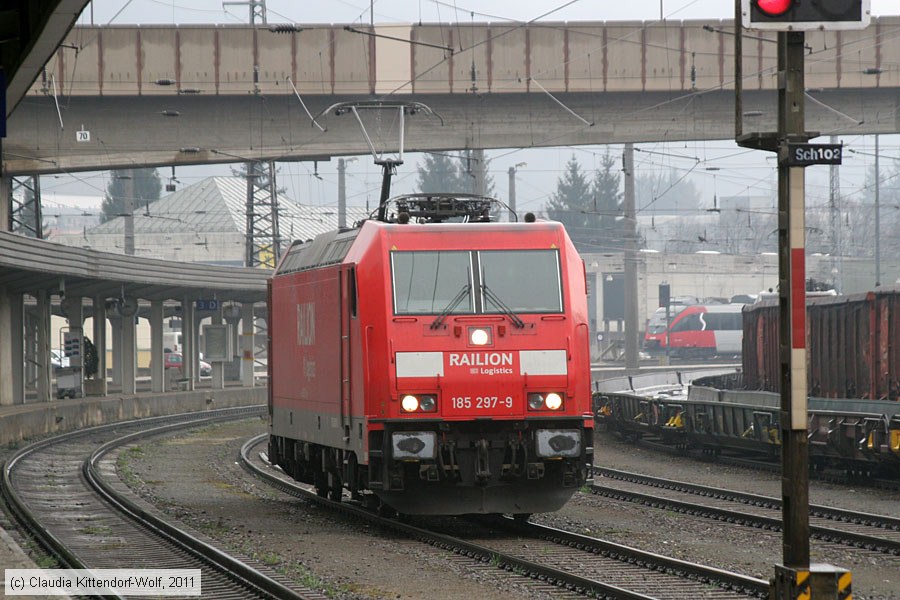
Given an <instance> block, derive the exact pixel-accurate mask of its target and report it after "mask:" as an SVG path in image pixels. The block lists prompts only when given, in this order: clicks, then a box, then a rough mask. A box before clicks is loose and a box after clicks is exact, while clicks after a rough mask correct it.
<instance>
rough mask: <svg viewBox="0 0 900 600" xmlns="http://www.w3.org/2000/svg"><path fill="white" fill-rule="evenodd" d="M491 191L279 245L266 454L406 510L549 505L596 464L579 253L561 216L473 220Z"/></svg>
mask: <svg viewBox="0 0 900 600" xmlns="http://www.w3.org/2000/svg"><path fill="white" fill-rule="evenodd" d="M491 202H492V201H491V200H490V199H486V198H482V197H478V196H463V195H452V196H450V195H427V196H425V195H421V196H420V195H416V196H401V197H399V198H394V199H393V200H391V201H390V202H389V206H390V208H386V207H384V206H383V207H382V208H381V210H380V211H379V216H380V217H381V220H368V221H365V222H363V223H362V225H361V227H359V228H356V229H352V230H344V231H339V232H333V233H328V234H324V235H321V236H319V237H317V238H316V239H315V240H313V241H309V242H303V243H300V242H295V243H294V244H293V245H292V246H291V247H290V249H289V250H288V251H287V252H286V254H285V255H284V257H283V258H282V260H281V262H280V264H279V266H278V268H277V270H276V272H275V274H274V276H273V277H272V279H271V280H270V283H269V314H270V318H271V321H270V323H269V326H270V329H269V331H270V346H269V358H268V364H269V382H270V383H269V414H270V438H269V458H270V460H271V461H272V462H273V463H274V464H278V465H280V466H281V467H282V468H283V469H284V471H285V472H287V473H288V474H290V475H291V476H292V477H293V478H295V479H297V480H300V481H305V482H308V483H312V484H315V486H316V488H317V490H318V492H319V494H320V495H326V494H327V495H329V496H331V497H332V498H335V499H338V498H340V496H341V490H342V488H344V487H346V488H347V489H349V490H350V492H351V493H352V494H353V495H354V496H355V497H361V496H364V495H365V496H368V497H369V498H370V499H372V500H377V501H378V502H379V503H380V504H381V505H386V506H388V507H391V508H393V509H395V510H396V511H398V512H400V513H404V514H467V513H512V514H517V515H524V514H529V513H533V512H547V511H553V510H556V509H558V508H560V507H561V506H562V505H563V504H564V503H565V502H566V501H567V500H568V499H569V498H570V497H571V495H572V494H573V493H574V491H575V490H577V489H578V488H579V487H581V486H582V485H583V484H585V482H586V481H588V480H589V478H590V471H589V468H588V467H589V465H590V464H591V462H592V458H593V448H592V445H593V444H592V440H593V435H592V433H593V418H592V415H591V412H590V366H589V355H588V311H587V301H586V289H585V275H584V265H583V262H582V260H581V258H580V257H579V255H578V254H577V252H576V251H575V248H574V246H573V245H572V243H571V241H570V240H569V237H568V236H567V235H566V232H565V229H564V228H563V226H562V225H561V224H559V223H555V222H528V223H496V222H480V221H489V220H490V219H489V217H488V215H489V213H490V211H491V210H492V208H491ZM454 220H461V221H463V222H453V221H454ZM530 220H531V221H533V219H530Z"/></svg>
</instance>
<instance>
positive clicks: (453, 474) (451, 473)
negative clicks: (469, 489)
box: [438, 440, 460, 481]
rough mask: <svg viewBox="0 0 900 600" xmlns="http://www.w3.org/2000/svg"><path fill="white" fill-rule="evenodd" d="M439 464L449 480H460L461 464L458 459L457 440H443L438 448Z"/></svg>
mask: <svg viewBox="0 0 900 600" xmlns="http://www.w3.org/2000/svg"><path fill="white" fill-rule="evenodd" d="M438 465H439V466H440V468H441V470H443V472H444V477H445V478H446V479H448V480H449V481H459V479H460V475H459V464H458V463H457V460H456V442H454V441H453V440H450V441H449V442H441V447H440V449H439V450H438Z"/></svg>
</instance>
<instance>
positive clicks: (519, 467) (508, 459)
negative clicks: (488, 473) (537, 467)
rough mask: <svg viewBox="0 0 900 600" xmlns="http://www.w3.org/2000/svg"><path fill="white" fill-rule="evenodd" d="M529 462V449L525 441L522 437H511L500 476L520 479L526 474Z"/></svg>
mask: <svg viewBox="0 0 900 600" xmlns="http://www.w3.org/2000/svg"><path fill="white" fill-rule="evenodd" d="M520 435H521V434H520ZM527 462H528V449H527V447H526V446H525V443H524V442H523V441H522V440H521V439H516V438H515V437H510V439H509V441H508V442H507V445H506V456H505V457H504V461H503V466H502V467H501V470H500V478H501V479H519V478H520V477H522V476H523V475H524V474H525V465H526V463H527Z"/></svg>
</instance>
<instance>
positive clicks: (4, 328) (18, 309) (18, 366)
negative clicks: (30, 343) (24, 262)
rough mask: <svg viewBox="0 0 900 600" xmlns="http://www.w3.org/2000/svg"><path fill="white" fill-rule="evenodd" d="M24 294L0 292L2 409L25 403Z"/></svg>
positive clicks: (0, 388)
mask: <svg viewBox="0 0 900 600" xmlns="http://www.w3.org/2000/svg"><path fill="white" fill-rule="evenodd" d="M23 306H24V305H23V298H22V294H16V293H13V292H10V291H9V290H7V289H5V288H0V373H4V374H5V373H9V374H10V376H6V375H4V376H3V377H0V406H8V405H12V404H23V403H24V402H25V383H24V382H25V373H24V363H23V362H22V351H23V348H22V332H23V330H24V329H23V320H24V308H23Z"/></svg>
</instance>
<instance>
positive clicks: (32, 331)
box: [14, 298, 40, 389]
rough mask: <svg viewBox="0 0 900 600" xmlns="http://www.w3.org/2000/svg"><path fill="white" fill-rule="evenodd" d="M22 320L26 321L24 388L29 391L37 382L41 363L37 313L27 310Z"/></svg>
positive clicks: (23, 349)
mask: <svg viewBox="0 0 900 600" xmlns="http://www.w3.org/2000/svg"><path fill="white" fill-rule="evenodd" d="M23 300H24V298H23ZM35 310H36V309H35ZM22 318H23V319H24V320H23V323H24V325H25V332H24V344H25V345H24V347H23V348H22V352H23V353H24V354H23V356H24V357H25V365H24V375H25V380H24V383H23V387H24V388H26V389H27V388H29V387H33V386H34V382H35V381H37V367H38V363H39V362H40V361H39V360H38V353H37V320H36V318H35V312H34V311H29V310H25V311H24V312H23V314H22ZM14 341H15V340H14Z"/></svg>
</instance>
